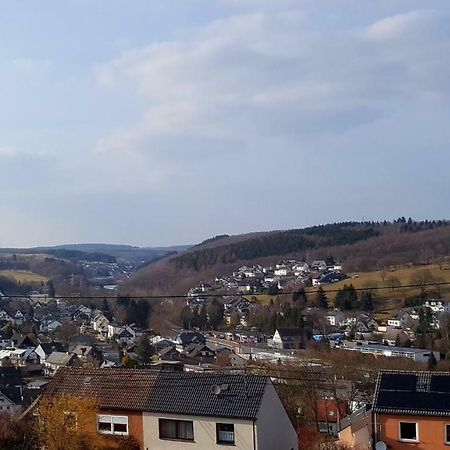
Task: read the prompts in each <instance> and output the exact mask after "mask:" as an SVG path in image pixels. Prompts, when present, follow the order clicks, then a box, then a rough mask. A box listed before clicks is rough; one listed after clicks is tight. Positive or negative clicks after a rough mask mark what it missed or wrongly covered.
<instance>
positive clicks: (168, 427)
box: [159, 419, 194, 441]
mask: <svg viewBox="0 0 450 450" xmlns="http://www.w3.org/2000/svg"><path fill="white" fill-rule="evenodd" d="M159 438H160V439H182V440H183V441H193V440H194V424H193V422H192V421H190V420H170V419H159Z"/></svg>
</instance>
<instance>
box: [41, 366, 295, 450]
mask: <svg viewBox="0 0 450 450" xmlns="http://www.w3.org/2000/svg"><path fill="white" fill-rule="evenodd" d="M61 394H74V395H80V396H89V397H95V398H97V400H98V403H99V405H98V406H99V413H98V414H97V424H96V427H97V431H98V433H100V434H102V435H104V436H105V438H108V439H109V440H110V441H111V445H114V442H115V438H117V437H118V436H122V437H123V436H131V437H133V438H134V439H135V440H136V441H137V442H138V443H139V445H140V448H141V449H142V450H144V449H152V450H170V449H173V450H183V449H191V450H195V449H199V450H200V449H201V450H204V449H222V450H223V449H224V448H228V447H229V448H233V449H235V450H297V449H298V438H297V434H296V432H295V430H294V428H293V427H292V424H291V422H290V420H289V418H288V416H287V414H286V411H285V410H284V407H283V405H282V404H281V402H280V399H279V397H278V395H277V393H276V391H275V388H274V387H273V385H272V383H271V381H270V379H269V378H268V377H263V376H255V375H236V374H219V373H212V372H206V373H194V372H191V373H188V372H167V371H156V370H146V369H82V368H69V369H60V370H59V371H58V372H57V373H56V375H55V377H54V378H53V380H52V381H51V382H50V383H49V386H48V388H47V390H46V394H45V395H49V396H57V395H61ZM116 442H117V441H116Z"/></svg>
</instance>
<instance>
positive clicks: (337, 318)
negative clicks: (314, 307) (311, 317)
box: [325, 309, 344, 327]
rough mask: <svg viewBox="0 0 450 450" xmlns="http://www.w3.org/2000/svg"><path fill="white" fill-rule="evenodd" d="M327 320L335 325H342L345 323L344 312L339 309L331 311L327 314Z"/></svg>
mask: <svg viewBox="0 0 450 450" xmlns="http://www.w3.org/2000/svg"><path fill="white" fill-rule="evenodd" d="M325 320H326V321H327V322H328V323H329V324H330V325H333V326H335V327H340V326H341V325H343V324H344V314H342V312H341V311H339V310H338V309H336V310H334V311H331V312H329V313H328V314H327V315H326V316H325Z"/></svg>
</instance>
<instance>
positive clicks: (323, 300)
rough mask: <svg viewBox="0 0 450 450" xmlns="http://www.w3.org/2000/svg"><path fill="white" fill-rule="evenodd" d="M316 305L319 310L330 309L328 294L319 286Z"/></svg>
mask: <svg viewBox="0 0 450 450" xmlns="http://www.w3.org/2000/svg"><path fill="white" fill-rule="evenodd" d="M316 304H317V306H318V307H319V308H323V309H328V307H329V305H328V299H327V294H326V292H325V291H324V290H323V288H322V286H319V289H318V290H317V294H316Z"/></svg>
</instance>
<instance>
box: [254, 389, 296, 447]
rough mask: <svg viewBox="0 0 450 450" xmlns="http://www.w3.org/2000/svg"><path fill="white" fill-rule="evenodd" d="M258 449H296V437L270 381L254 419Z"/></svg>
mask: <svg viewBox="0 0 450 450" xmlns="http://www.w3.org/2000/svg"><path fill="white" fill-rule="evenodd" d="M256 443H257V447H256V448H257V449H258V450H298V438H297V433H296V432H295V430H294V427H293V426H292V424H291V421H290V420H289V417H288V415H287V413H286V410H285V409H284V407H283V404H282V403H281V401H280V398H279V397H278V394H277V393H276V391H275V388H274V387H273V385H272V383H270V382H269V383H268V384H267V386H266V389H265V391H264V397H263V399H262V403H261V407H260V409H259V414H258V419H257V421H256Z"/></svg>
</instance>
